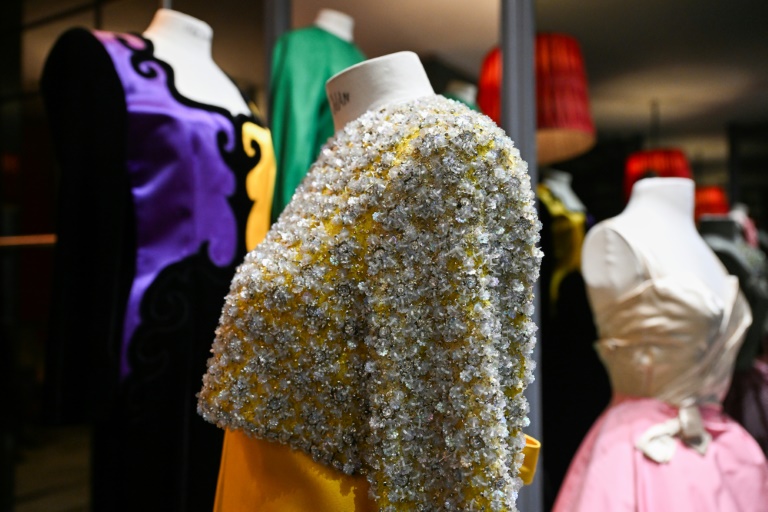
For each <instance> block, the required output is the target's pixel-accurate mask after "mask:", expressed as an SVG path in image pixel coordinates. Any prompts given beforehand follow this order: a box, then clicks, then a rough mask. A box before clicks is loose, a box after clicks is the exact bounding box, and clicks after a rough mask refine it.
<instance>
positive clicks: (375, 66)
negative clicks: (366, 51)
mask: <svg viewBox="0 0 768 512" xmlns="http://www.w3.org/2000/svg"><path fill="white" fill-rule="evenodd" d="M325 88H326V93H327V95H328V101H329V102H330V104H331V113H332V115H333V126H334V128H335V129H336V130H340V129H342V128H343V127H344V125H346V124H347V123H348V122H350V121H352V120H354V119H357V118H358V117H360V116H361V115H362V114H363V113H365V112H367V111H368V110H373V109H375V108H379V107H381V106H383V105H388V104H391V103H398V102H402V101H408V100H413V99H416V98H423V97H425V96H433V95H434V94H435V91H434V90H433V89H432V84H430V83H429V78H427V73H426V71H424V67H423V66H422V65H421V61H420V60H419V57H418V56H417V55H416V54H415V53H413V52H399V53H393V54H390V55H385V56H384V57H378V58H376V59H370V60H367V61H365V62H361V63H360V64H357V65H355V66H352V67H350V68H348V69H346V70H344V71H342V72H341V73H339V74H337V75H335V76H333V77H331V78H330V79H329V80H328V82H327V83H326V86H325Z"/></svg>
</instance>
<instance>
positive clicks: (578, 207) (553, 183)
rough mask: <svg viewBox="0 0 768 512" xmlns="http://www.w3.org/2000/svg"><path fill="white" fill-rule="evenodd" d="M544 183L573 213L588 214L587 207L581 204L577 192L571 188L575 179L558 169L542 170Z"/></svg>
mask: <svg viewBox="0 0 768 512" xmlns="http://www.w3.org/2000/svg"><path fill="white" fill-rule="evenodd" d="M542 175H543V177H544V179H543V180H542V183H543V184H544V185H546V186H547V188H549V190H550V192H551V193H552V195H554V196H555V197H557V198H558V199H560V201H562V203H563V205H564V206H565V207H566V208H567V209H568V210H570V211H572V212H582V213H583V212H586V211H587V207H586V206H584V203H582V202H581V200H580V199H579V197H578V196H577V195H576V192H574V191H573V189H572V188H571V182H572V181H573V177H572V176H571V175H570V174H568V173H567V172H565V171H559V170H557V169H551V168H548V167H547V168H544V169H542Z"/></svg>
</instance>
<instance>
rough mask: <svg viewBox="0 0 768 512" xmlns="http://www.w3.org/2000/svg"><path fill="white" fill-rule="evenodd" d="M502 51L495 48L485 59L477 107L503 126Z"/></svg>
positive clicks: (478, 86) (479, 83)
mask: <svg viewBox="0 0 768 512" xmlns="http://www.w3.org/2000/svg"><path fill="white" fill-rule="evenodd" d="M501 76H502V71H501V50H499V48H498V47H496V48H494V49H493V50H491V51H490V52H488V55H486V56H485V59H483V65H482V66H481V67H480V78H478V80H477V106H478V107H479V108H480V111H481V112H482V113H483V114H485V115H487V116H488V117H490V118H491V119H493V120H494V121H495V122H496V124H498V125H500V124H501Z"/></svg>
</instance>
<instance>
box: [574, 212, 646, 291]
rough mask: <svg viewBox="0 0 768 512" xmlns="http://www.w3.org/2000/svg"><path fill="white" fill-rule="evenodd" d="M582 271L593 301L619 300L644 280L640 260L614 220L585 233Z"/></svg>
mask: <svg viewBox="0 0 768 512" xmlns="http://www.w3.org/2000/svg"><path fill="white" fill-rule="evenodd" d="M581 271H582V275H583V276H584V281H585V282H586V284H587V287H588V289H589V291H590V296H591V297H592V298H593V302H594V299H595V298H598V299H599V300H600V299H602V300H611V299H613V298H616V297H619V296H620V295H622V294H623V293H625V292H627V291H629V290H631V289H632V288H634V287H635V286H637V285H638V284H640V283H641V282H642V281H644V280H645V279H646V278H647V277H646V269H645V267H644V264H643V262H642V260H641V259H640V257H638V255H637V252H636V251H635V250H634V249H633V248H632V246H631V245H630V244H629V242H628V241H627V239H626V238H625V237H624V236H623V235H622V234H621V230H620V226H619V225H617V223H616V222H614V221H607V222H606V221H604V222H601V223H599V224H598V225H596V226H595V227H594V228H592V229H591V230H590V231H589V233H587V236H586V238H585V240H584V245H583V247H582V255H581Z"/></svg>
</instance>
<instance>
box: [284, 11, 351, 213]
mask: <svg viewBox="0 0 768 512" xmlns="http://www.w3.org/2000/svg"><path fill="white" fill-rule="evenodd" d="M353 28H354V20H353V19H352V18H351V17H350V16H349V15H347V14H344V13H341V12H338V11H335V10H332V9H322V10H320V12H319V13H318V14H317V18H316V19H315V22H314V23H313V24H312V25H311V26H308V27H303V28H299V29H296V30H292V31H289V32H286V33H285V34H283V35H282V36H281V37H280V39H278V40H277V43H276V44H275V48H274V51H273V54H272V73H271V80H270V114H269V115H270V119H271V122H272V131H273V136H274V143H275V155H276V158H277V179H276V181H275V197H274V201H273V203H272V215H271V216H272V221H275V220H277V217H278V216H279V215H280V213H281V212H282V211H283V208H285V206H286V205H287V204H288V203H289V202H290V200H291V198H292V197H293V192H294V191H295V190H296V187H297V186H298V185H299V183H301V180H302V179H303V178H304V176H305V175H306V173H307V171H308V170H309V167H310V166H311V165H312V163H313V162H314V161H315V159H316V158H317V156H318V154H319V152H320V148H321V147H322V146H323V144H325V142H326V141H327V140H328V138H329V137H331V136H332V135H333V131H334V127H333V118H332V115H331V111H330V105H329V103H328V100H327V99H326V97H325V82H326V81H327V80H328V79H329V78H331V76H333V75H334V74H336V73H338V72H340V71H342V70H343V69H346V68H348V67H349V66H352V65H354V64H357V63H359V62H362V61H363V60H365V56H364V55H363V54H362V52H361V51H360V50H359V49H358V48H357V46H355V44H354V43H353V37H352V30H353Z"/></svg>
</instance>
